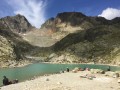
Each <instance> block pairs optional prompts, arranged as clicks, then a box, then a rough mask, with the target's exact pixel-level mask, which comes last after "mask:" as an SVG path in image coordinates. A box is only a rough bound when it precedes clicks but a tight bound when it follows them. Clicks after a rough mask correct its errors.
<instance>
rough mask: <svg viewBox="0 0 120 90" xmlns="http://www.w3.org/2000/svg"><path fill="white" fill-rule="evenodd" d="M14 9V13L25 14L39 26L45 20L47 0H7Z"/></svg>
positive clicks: (34, 24) (31, 21) (33, 23)
mask: <svg viewBox="0 0 120 90" xmlns="http://www.w3.org/2000/svg"><path fill="white" fill-rule="evenodd" d="M6 1H7V2H8V4H9V5H11V6H12V8H13V9H14V14H21V15H24V16H25V17H26V18H27V19H28V21H29V22H30V23H31V24H32V25H33V26H35V27H37V28H39V27H40V26H41V24H42V23H44V22H45V20H46V18H45V9H46V0H6Z"/></svg>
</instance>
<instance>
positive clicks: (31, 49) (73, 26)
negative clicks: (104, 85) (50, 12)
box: [0, 12, 120, 65]
mask: <svg viewBox="0 0 120 90" xmlns="http://www.w3.org/2000/svg"><path fill="white" fill-rule="evenodd" d="M0 28H1V29H0V35H1V37H2V38H4V39H3V40H1V42H2V44H1V45H2V46H1V48H5V47H3V43H7V44H8V47H9V48H10V49H6V51H7V50H8V52H12V51H13V52H12V53H13V54H12V55H13V56H14V58H16V55H17V57H21V56H23V55H21V53H24V52H25V55H28V56H31V55H32V57H36V56H37V57H45V60H43V61H47V62H55V63H99V64H117V65H118V64H120V30H119V29H120V18H115V19H113V20H106V19H105V18H103V17H89V16H86V15H84V14H82V13H80V12H64V13H59V14H58V15H57V16H56V17H54V18H50V19H48V20H47V21H46V22H45V23H44V24H43V25H42V26H41V28H40V29H36V28H33V27H32V25H30V23H29V22H28V21H27V19H26V18H25V17H23V16H21V15H17V16H14V17H6V18H2V19H0ZM18 33H19V34H18ZM3 41H4V42H3ZM14 46H15V47H16V48H17V50H16V48H15V49H13V47H14ZM2 50H3V49H1V52H2ZM3 51H5V50H3ZM15 51H16V52H15ZM18 52H19V53H18ZM5 53H6V52H5ZM17 53H18V54H17ZM2 55H3V54H1V56H2ZM6 55H7V56H10V55H11V53H9V54H6ZM1 60H2V59H1ZM6 60H7V59H6Z"/></svg>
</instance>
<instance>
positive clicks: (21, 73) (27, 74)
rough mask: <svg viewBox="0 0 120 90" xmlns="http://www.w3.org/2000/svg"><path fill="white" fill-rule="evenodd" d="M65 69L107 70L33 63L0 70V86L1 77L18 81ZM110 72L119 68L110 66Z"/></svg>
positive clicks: (88, 65)
mask: <svg viewBox="0 0 120 90" xmlns="http://www.w3.org/2000/svg"><path fill="white" fill-rule="evenodd" d="M66 67H69V69H73V68H75V67H81V68H97V69H103V70H107V69H108V68H109V66H108V65H92V64H48V63H35V64H31V65H28V66H25V67H20V68H9V69H7V68H4V69H0V86H1V85H2V79H3V76H4V75H5V76H7V77H8V78H9V79H10V80H14V79H18V80H19V81H24V80H28V79H30V78H32V77H34V76H40V75H44V74H50V73H58V72H59V71H60V70H66ZM110 69H111V71H118V70H120V67H115V66H111V67H110Z"/></svg>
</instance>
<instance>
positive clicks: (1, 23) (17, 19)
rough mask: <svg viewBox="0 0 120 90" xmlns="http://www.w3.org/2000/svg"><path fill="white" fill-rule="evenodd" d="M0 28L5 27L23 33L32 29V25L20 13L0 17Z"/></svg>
mask: <svg viewBox="0 0 120 90" xmlns="http://www.w3.org/2000/svg"><path fill="white" fill-rule="evenodd" d="M0 28H1V29H3V28H6V29H8V30H11V31H13V32H14V33H25V32H28V31H30V30H32V28H33V27H32V25H31V24H30V23H29V22H28V21H27V19H26V18H25V17H24V16H22V15H19V14H18V15H16V16H11V17H10V16H7V17H5V18H1V19H0Z"/></svg>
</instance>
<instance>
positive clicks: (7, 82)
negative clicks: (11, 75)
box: [3, 76, 9, 85]
mask: <svg viewBox="0 0 120 90" xmlns="http://www.w3.org/2000/svg"><path fill="white" fill-rule="evenodd" d="M3 85H9V80H8V78H7V77H6V76H3Z"/></svg>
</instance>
